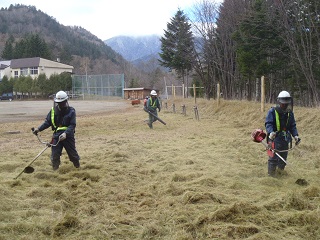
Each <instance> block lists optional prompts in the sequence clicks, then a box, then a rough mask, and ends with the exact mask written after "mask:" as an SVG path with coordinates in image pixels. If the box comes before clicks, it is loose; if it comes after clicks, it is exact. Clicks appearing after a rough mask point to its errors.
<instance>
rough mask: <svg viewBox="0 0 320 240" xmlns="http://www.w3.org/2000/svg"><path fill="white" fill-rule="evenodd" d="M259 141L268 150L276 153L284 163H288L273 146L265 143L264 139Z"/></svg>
mask: <svg viewBox="0 0 320 240" xmlns="http://www.w3.org/2000/svg"><path fill="white" fill-rule="evenodd" d="M261 143H262V144H263V145H264V146H265V147H266V148H267V149H268V150H271V151H272V152H273V153H274V154H276V155H277V156H278V157H279V158H280V159H281V160H282V161H283V162H284V163H285V164H288V163H287V161H286V160H284V158H283V157H281V155H280V154H279V153H277V152H276V151H275V150H274V149H273V148H271V147H270V146H269V144H268V143H266V142H265V141H261Z"/></svg>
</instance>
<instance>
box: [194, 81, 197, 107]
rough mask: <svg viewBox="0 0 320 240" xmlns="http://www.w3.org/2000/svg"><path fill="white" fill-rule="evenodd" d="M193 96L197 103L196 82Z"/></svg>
mask: <svg viewBox="0 0 320 240" xmlns="http://www.w3.org/2000/svg"><path fill="white" fill-rule="evenodd" d="M193 96H194V104H197V96H196V85H195V84H193Z"/></svg>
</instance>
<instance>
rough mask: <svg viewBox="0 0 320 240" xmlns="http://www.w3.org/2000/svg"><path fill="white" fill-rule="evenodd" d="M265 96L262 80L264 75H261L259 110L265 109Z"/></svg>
mask: <svg viewBox="0 0 320 240" xmlns="http://www.w3.org/2000/svg"><path fill="white" fill-rule="evenodd" d="M265 98H266V92H265V80H264V76H262V77H261V112H264V110H265Z"/></svg>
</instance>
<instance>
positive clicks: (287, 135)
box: [265, 107, 298, 142]
mask: <svg viewBox="0 0 320 240" xmlns="http://www.w3.org/2000/svg"><path fill="white" fill-rule="evenodd" d="M276 110H277V112H278V114H279V120H280V130H279V129H277V124H276ZM265 127H266V131H267V133H268V134H270V133H271V132H277V135H276V139H275V140H280V141H286V142H291V135H292V136H293V137H295V136H298V130H297V127H296V120H295V118H294V114H293V112H292V111H290V112H289V113H288V112H283V111H282V110H281V109H279V108H278V107H272V108H271V109H270V110H269V111H268V113H267V116H266V121H265Z"/></svg>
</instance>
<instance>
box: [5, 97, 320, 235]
mask: <svg viewBox="0 0 320 240" xmlns="http://www.w3.org/2000/svg"><path fill="white" fill-rule="evenodd" d="M121 101H124V100H121ZM78 104H79V103H78ZM92 104H94V102H92ZM182 104H185V105H186V109H187V115H186V116H184V115H182V114H181V113H180V107H181V105H182ZM71 105H72V103H71ZM175 105H176V109H177V112H176V113H173V112H172V109H171V106H172V101H168V103H167V106H168V109H165V108H164V109H163V110H162V111H161V112H160V113H159V117H161V118H162V119H163V120H164V121H166V122H167V125H162V124H161V123H159V122H156V123H154V129H153V130H151V129H149V128H148V126H147V124H146V123H145V122H144V120H146V119H147V114H146V113H145V112H144V111H143V110H142V106H139V107H133V106H131V105H130V103H127V106H126V107H121V108H120V109H119V110H117V111H115V110H113V111H110V112H99V113H97V114H94V113H91V112H90V113H89V112H88V113H87V114H85V113H83V114H78V118H77V124H78V125H77V129H76V141H77V149H78V151H79V154H80V156H81V164H82V165H81V167H80V169H75V168H74V167H73V166H72V164H71V162H69V161H68V158H67V156H66V154H65V152H63V155H62V165H61V167H60V169H59V170H58V171H57V172H53V171H52V170H51V166H50V165H49V163H50V160H49V157H50V149H48V150H47V151H45V152H44V153H43V154H42V155H41V156H40V157H39V158H38V159H37V160H36V161H35V162H34V163H33V164H32V166H33V167H34V168H35V171H34V172H33V173H31V174H25V173H23V174H22V175H21V176H20V177H19V178H18V179H16V180H15V179H14V177H15V176H17V174H18V173H19V172H20V171H21V170H23V168H24V167H25V166H26V165H27V164H28V163H29V162H30V161H31V160H32V159H33V158H34V157H35V156H36V155H37V154H38V153H39V152H40V151H41V150H42V149H43V148H44V146H43V145H41V143H40V142H39V141H38V140H37V138H36V137H35V136H34V135H33V134H32V133H31V131H30V129H31V127H37V126H38V125H39V124H40V123H41V122H42V119H43V117H44V116H45V115H46V114H47V111H48V110H49V109H47V110H45V111H44V112H43V114H42V115H43V117H41V118H40V119H34V120H30V119H28V120H26V121H23V120H21V121H16V122H13V123H8V122H6V123H0V152H1V154H0V173H1V174H0V182H1V185H0V196H1V197H0V239H1V240H2V239H3V240H8V239H10V240H11V239H14V240H16V239H24V240H33V239H38V240H42V239H68V240H80V239H85V240H93V239H165V240H189V239H190V240H191V239H257V240H258V239H259V240H261V239H262V240H264V239H275V240H280V239H290V240H298V239H308V240H313V239H314V240H317V239H320V158H319V156H320V150H319V147H318V146H319V141H320V136H319V128H320V121H319V109H310V108H299V107H295V109H294V112H295V116H296V120H297V127H298V130H299V133H300V136H301V139H302V141H301V144H300V145H298V146H297V147H295V148H293V149H292V150H291V151H290V152H289V157H288V166H287V167H286V171H285V173H284V174H281V175H279V176H278V177H277V178H271V177H268V176H267V154H266V151H265V149H264V146H263V145H262V144H260V143H255V142H253V141H252V140H251V133H252V131H253V130H254V129H256V128H263V129H264V118H265V114H266V112H265V113H261V112H260V105H259V104H258V103H253V102H245V101H243V102H237V101H221V103H220V105H219V106H217V103H216V102H215V101H207V100H202V99H198V100H197V105H198V109H199V117H200V120H199V121H197V120H196V119H195V116H194V112H193V106H194V103H193V100H182V99H180V100H179V99H178V100H175ZM269 107H270V106H267V108H269ZM267 108H266V111H267ZM9 132H11V133H14V132H17V133H16V134H9ZM40 136H41V139H43V140H49V139H50V136H51V131H50V129H47V130H46V131H44V132H41V133H40ZM297 179H305V180H307V182H308V185H307V186H301V185H298V184H296V183H295V182H296V180H297Z"/></svg>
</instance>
